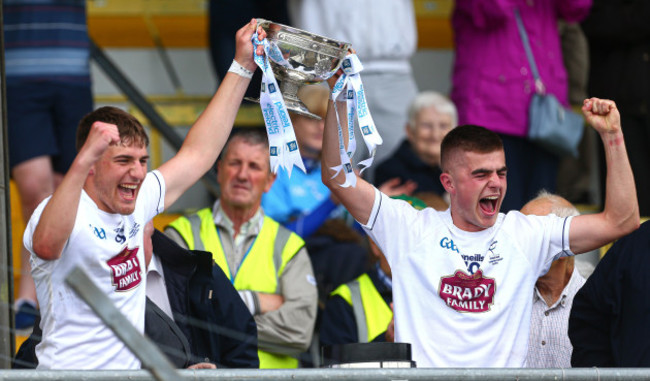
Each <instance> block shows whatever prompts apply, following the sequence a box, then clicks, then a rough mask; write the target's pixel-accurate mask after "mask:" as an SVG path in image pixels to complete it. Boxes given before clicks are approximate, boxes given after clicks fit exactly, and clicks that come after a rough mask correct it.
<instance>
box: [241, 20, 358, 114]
mask: <svg viewBox="0 0 650 381" xmlns="http://www.w3.org/2000/svg"><path fill="white" fill-rule="evenodd" d="M257 22H258V25H260V26H261V27H262V28H263V29H264V30H265V31H266V38H267V39H268V41H269V42H270V43H275V45H277V47H278V48H279V49H280V51H281V52H282V56H283V57H284V59H285V60H284V62H282V63H277V62H275V61H273V60H271V59H269V62H270V64H271V68H272V70H273V74H274V75H275V78H276V80H277V81H278V82H279V83H278V84H279V86H280V92H281V93H282V97H283V99H284V103H285V104H286V106H287V109H288V110H289V111H291V112H295V113H297V114H301V115H305V116H308V117H311V118H314V119H320V117H319V116H318V115H316V114H313V113H311V112H310V111H309V110H308V109H307V107H306V106H305V104H304V103H303V102H302V101H301V100H300V99H299V98H298V89H299V88H300V87H301V86H302V85H311V84H315V83H320V82H323V81H325V80H327V79H328V78H330V77H331V76H332V75H334V73H336V71H337V70H338V69H339V66H341V62H342V61H343V59H344V58H345V56H346V55H347V52H348V49H349V48H350V44H349V43H347V42H341V41H336V40H333V39H331V38H327V37H323V36H319V35H317V34H313V33H310V32H306V31H304V30H300V29H297V28H293V27H290V26H287V25H283V24H278V23H275V22H273V21H269V20H264V19H258V20H257ZM246 99H247V100H250V101H254V102H259V99H250V98H246Z"/></svg>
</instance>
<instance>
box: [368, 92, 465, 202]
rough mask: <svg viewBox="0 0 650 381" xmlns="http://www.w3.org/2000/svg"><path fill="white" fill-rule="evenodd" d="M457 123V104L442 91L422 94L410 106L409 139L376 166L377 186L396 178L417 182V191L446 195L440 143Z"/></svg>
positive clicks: (402, 181)
mask: <svg viewBox="0 0 650 381" xmlns="http://www.w3.org/2000/svg"><path fill="white" fill-rule="evenodd" d="M457 122H458V114H457V112H456V106H454V104H453V103H452V102H451V101H449V100H448V99H447V98H445V97H444V96H443V95H442V94H439V93H437V92H434V91H425V92H421V93H419V94H418V95H417V96H416V97H415V99H413V101H412V102H411V104H410V106H409V110H408V122H407V124H406V129H405V131H406V139H404V140H403V141H402V144H401V145H400V146H399V148H398V149H397V151H395V153H393V155H392V156H391V157H389V158H388V159H387V160H385V161H384V162H382V163H379V164H378V165H377V169H376V170H375V185H378V184H382V183H384V182H386V181H389V180H393V179H395V178H397V179H399V181H400V182H401V183H404V182H407V181H413V182H415V184H416V186H417V187H416V188H415V192H433V193H435V194H437V195H439V196H442V195H443V194H445V188H443V187H442V184H441V183H440V174H442V171H441V170H440V143H442V139H443V138H444V137H445V135H447V133H448V132H449V131H450V130H451V129H452V128H454V127H456V124H457Z"/></svg>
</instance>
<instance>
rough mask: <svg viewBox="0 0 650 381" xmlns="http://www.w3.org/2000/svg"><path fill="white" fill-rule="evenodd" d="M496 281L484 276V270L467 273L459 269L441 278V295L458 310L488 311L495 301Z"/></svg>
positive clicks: (450, 305)
mask: <svg viewBox="0 0 650 381" xmlns="http://www.w3.org/2000/svg"><path fill="white" fill-rule="evenodd" d="M495 291H496V283H495V281H494V279H492V278H484V277H483V271H482V270H478V271H476V273H475V274H474V275H467V274H465V273H464V272H463V271H461V270H458V271H456V273H455V274H454V275H453V276H448V277H443V278H441V279H440V297H441V298H442V300H444V301H445V303H446V304H447V305H448V306H449V307H451V308H453V309H455V310H456V311H458V312H486V311H489V310H490V306H491V305H492V304H493V303H494V293H495Z"/></svg>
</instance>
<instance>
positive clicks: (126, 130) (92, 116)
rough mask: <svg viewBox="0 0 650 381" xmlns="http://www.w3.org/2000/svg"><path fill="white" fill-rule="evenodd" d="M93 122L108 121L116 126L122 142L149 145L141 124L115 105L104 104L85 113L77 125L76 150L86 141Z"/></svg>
mask: <svg viewBox="0 0 650 381" xmlns="http://www.w3.org/2000/svg"><path fill="white" fill-rule="evenodd" d="M95 122H104V123H110V124H114V125H116V126H117V130H118V131H119V133H120V140H121V143H122V144H126V145H129V144H138V145H142V146H144V147H147V146H148V145H149V137H148V136H147V132H146V131H145V130H144V127H142V124H140V122H139V121H138V120H137V119H136V118H135V117H134V116H133V115H131V114H129V113H128V112H126V111H124V110H121V109H119V108H117V107H112V106H104V107H100V108H98V109H97V110H95V111H92V112H90V113H88V114H86V115H85V116H84V117H83V118H82V119H81V121H80V122H79V126H78V127H77V152H79V151H80V150H81V147H83V145H84V144H85V143H86V139H88V134H89V133H90V128H91V127H92V126H93V123H95Z"/></svg>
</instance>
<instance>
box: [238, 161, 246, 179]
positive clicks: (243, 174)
mask: <svg viewBox="0 0 650 381" xmlns="http://www.w3.org/2000/svg"><path fill="white" fill-rule="evenodd" d="M236 175H237V179H240V180H244V179H246V177H247V176H248V166H247V165H242V166H240V167H239V169H238V170H237V173H236Z"/></svg>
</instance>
